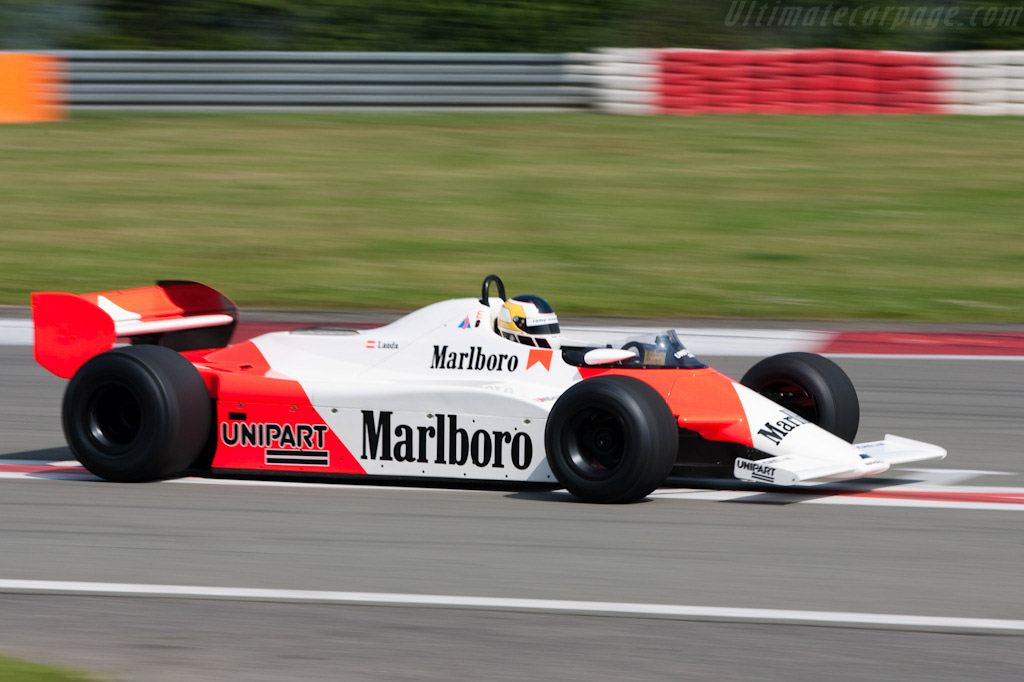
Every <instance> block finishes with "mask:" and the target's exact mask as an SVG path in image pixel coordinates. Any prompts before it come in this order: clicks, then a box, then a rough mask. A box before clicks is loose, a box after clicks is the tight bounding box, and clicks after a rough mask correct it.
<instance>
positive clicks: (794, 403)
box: [758, 379, 820, 424]
mask: <svg viewBox="0 0 1024 682" xmlns="http://www.w3.org/2000/svg"><path fill="white" fill-rule="evenodd" d="M758 393H760V394H761V395H763V396H764V397H766V398H768V399H770V400H772V401H774V402H776V403H778V404H779V405H782V406H783V407H784V408H786V409H787V410H789V411H790V412H795V413H796V414H797V415H799V416H800V417H803V418H804V419H806V420H807V421H809V422H811V423H812V424H817V423H819V417H820V412H819V410H818V401H817V399H816V398H815V397H814V394H813V393H812V392H811V391H809V390H807V388H806V387H804V386H801V385H800V384H798V383H796V382H795V381H793V380H792V379H776V380H773V381H768V382H766V383H765V385H764V386H762V387H761V389H760V390H759V391H758Z"/></svg>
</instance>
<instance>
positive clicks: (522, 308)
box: [498, 294, 559, 348]
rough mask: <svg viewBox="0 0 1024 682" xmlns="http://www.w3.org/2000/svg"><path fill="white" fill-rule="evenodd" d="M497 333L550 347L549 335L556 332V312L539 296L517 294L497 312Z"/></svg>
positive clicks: (556, 334) (541, 346)
mask: <svg viewBox="0 0 1024 682" xmlns="http://www.w3.org/2000/svg"><path fill="white" fill-rule="evenodd" d="M498 333H499V334H501V335H502V336H503V337H505V338H506V339H508V340H510V341H516V342H517V343H522V344H525V345H527V346H538V347H540V348H551V339H552V338H553V337H555V336H558V334H559V329H558V316H557V315H555V311H554V310H552V309H551V305H550V304H548V302H547V301H545V300H544V299H543V298H541V297H540V296H534V295H532V294H525V295H523V296H516V297H514V298H510V299H508V300H507V301H505V305H503V306H502V307H501V311H500V312H499V313H498Z"/></svg>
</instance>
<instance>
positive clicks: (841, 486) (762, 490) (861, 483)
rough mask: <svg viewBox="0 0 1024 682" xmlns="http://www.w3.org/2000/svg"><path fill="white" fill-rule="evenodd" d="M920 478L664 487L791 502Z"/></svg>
mask: <svg viewBox="0 0 1024 682" xmlns="http://www.w3.org/2000/svg"><path fill="white" fill-rule="evenodd" d="M924 482H925V481H924V480H923V479H918V478H877V477H876V478H861V479H856V480H849V481H832V482H827V483H817V484H813V485H801V486H791V487H780V486H773V485H767V484H763V483H749V482H747V481H740V480H738V479H685V478H670V479H669V480H668V481H667V482H666V484H665V485H664V486H662V487H661V488H659V490H661V491H666V490H671V489H672V488H682V489H697V490H702V491H703V490H709V491H710V490H726V491H734V492H741V493H742V492H750V493H751V494H750V495H749V496H745V497H734V498H731V499H726V500H719V502H727V503H738V504H768V505H790V504H799V503H801V502H806V501H808V500H810V499H821V498H827V497H837V496H848V495H857V494H858V493H869V492H872V491H875V490H883V489H886V488H893V487H898V486H904V485H908V484H911V483H924Z"/></svg>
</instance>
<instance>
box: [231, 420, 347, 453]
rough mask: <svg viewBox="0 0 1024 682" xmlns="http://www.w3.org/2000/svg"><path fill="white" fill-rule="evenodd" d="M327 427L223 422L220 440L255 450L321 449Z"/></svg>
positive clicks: (323, 425)
mask: <svg viewBox="0 0 1024 682" xmlns="http://www.w3.org/2000/svg"><path fill="white" fill-rule="evenodd" d="M326 433H327V425H326V424H274V423H262V422H260V423H256V422H237V421H233V422H222V423H221V425H220V439H221V440H222V441H224V445H229V446H232V447H233V446H235V445H240V446H242V447H258V448H308V449H314V448H315V449H318V450H320V449H323V447H324V434H326Z"/></svg>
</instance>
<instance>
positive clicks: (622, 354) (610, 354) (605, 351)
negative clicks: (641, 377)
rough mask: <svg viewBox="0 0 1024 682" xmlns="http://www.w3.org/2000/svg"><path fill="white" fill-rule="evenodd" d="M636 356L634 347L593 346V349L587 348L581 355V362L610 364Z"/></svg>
mask: <svg viewBox="0 0 1024 682" xmlns="http://www.w3.org/2000/svg"><path fill="white" fill-rule="evenodd" d="M635 357H638V356H637V352H636V349H633V348H631V349H628V350H625V349H622V348H595V349H594V350H588V351H587V352H586V354H585V355H584V356H583V362H584V363H586V364H588V365H610V364H612V363H613V362H622V361H623V360H632V359H633V358H635Z"/></svg>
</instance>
